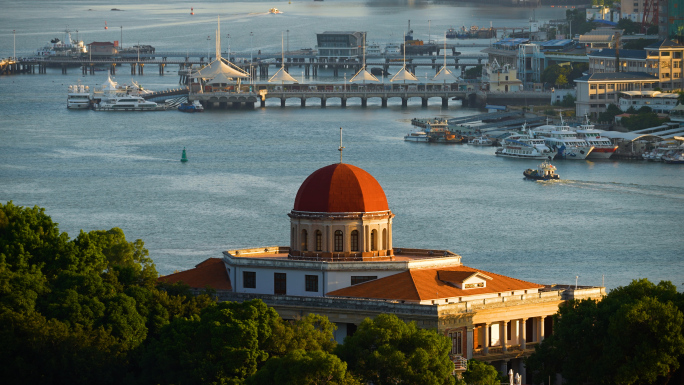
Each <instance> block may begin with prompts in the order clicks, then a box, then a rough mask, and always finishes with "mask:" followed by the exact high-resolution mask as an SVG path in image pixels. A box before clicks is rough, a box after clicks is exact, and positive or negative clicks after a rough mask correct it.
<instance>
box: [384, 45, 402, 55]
mask: <svg viewBox="0 0 684 385" xmlns="http://www.w3.org/2000/svg"><path fill="white" fill-rule="evenodd" d="M399 54H401V46H400V45H399V44H393V43H390V44H387V45H386V46H385V55H399Z"/></svg>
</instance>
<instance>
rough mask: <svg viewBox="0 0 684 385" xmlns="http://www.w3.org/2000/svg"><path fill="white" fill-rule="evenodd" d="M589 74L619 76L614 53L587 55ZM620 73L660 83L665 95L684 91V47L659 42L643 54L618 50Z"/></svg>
mask: <svg viewBox="0 0 684 385" xmlns="http://www.w3.org/2000/svg"><path fill="white" fill-rule="evenodd" d="M587 56H588V57H589V73H603V72H616V65H615V62H616V53H615V49H601V50H596V51H592V52H590V53H589V54H587ZM619 56H620V72H645V73H648V74H650V75H653V76H655V77H656V78H657V79H658V84H657V85H656V86H657V87H659V88H660V89H661V90H663V91H668V92H675V91H679V90H682V89H684V65H683V62H682V58H683V57H684V46H683V45H681V44H677V43H675V42H673V41H671V40H660V41H658V42H656V43H653V44H651V45H649V46H647V47H645V48H644V49H643V50H623V49H621V50H619Z"/></svg>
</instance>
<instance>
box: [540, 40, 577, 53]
mask: <svg viewBox="0 0 684 385" xmlns="http://www.w3.org/2000/svg"><path fill="white" fill-rule="evenodd" d="M539 46H540V47H541V50H542V51H565V50H568V49H572V48H574V47H575V42H574V41H572V39H555V40H549V41H545V42H543V43H541V44H539Z"/></svg>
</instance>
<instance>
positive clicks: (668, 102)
mask: <svg viewBox="0 0 684 385" xmlns="http://www.w3.org/2000/svg"><path fill="white" fill-rule="evenodd" d="M678 97H679V94H674V93H662V92H660V91H622V92H620V93H619V101H618V107H620V109H621V110H622V111H625V112H626V111H627V110H628V109H629V108H630V107H634V108H635V109H636V110H638V109H639V108H641V107H650V108H651V109H652V110H653V112H658V113H669V112H670V111H671V110H672V109H673V108H675V107H676V106H677V98H678Z"/></svg>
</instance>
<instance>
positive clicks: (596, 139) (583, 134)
mask: <svg viewBox="0 0 684 385" xmlns="http://www.w3.org/2000/svg"><path fill="white" fill-rule="evenodd" d="M586 119H587V120H586V123H585V124H582V125H580V126H579V129H577V130H576V131H575V132H577V137H579V138H580V139H584V140H585V141H586V142H587V143H588V144H590V145H592V146H594V149H593V150H591V152H590V153H589V155H588V156H587V159H608V158H610V157H611V156H612V155H613V154H614V153H615V151H616V150H617V149H618V146H616V145H614V144H613V143H612V142H611V141H610V139H608V138H606V137H605V136H601V131H599V130H597V129H595V128H594V125H593V124H590V123H589V118H588V117H586Z"/></svg>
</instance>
